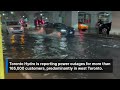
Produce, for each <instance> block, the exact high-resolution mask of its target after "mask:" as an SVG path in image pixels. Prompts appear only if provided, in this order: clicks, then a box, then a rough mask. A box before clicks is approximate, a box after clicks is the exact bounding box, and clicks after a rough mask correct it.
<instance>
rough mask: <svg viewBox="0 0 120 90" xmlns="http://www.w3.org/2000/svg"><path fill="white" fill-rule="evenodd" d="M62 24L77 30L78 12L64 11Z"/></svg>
mask: <svg viewBox="0 0 120 90" xmlns="http://www.w3.org/2000/svg"><path fill="white" fill-rule="evenodd" d="M62 17H63V19H64V20H63V23H64V24H66V25H67V26H71V27H74V28H76V29H78V12H77V11H64V14H63V16H62Z"/></svg>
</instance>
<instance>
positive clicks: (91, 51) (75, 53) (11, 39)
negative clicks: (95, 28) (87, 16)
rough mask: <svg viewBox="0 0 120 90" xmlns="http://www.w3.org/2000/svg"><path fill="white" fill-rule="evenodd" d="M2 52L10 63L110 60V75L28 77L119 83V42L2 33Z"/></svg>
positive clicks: (63, 74)
mask: <svg viewBox="0 0 120 90" xmlns="http://www.w3.org/2000/svg"><path fill="white" fill-rule="evenodd" d="M40 33H41V32H40ZM55 35H56V36H55ZM3 48H4V58H13V59H19V58H20V59H113V64H114V65H113V67H114V68H113V73H29V74H27V75H28V76H29V77H31V78H33V79H118V78H119V79H120V40H115V39H112V38H109V39H105V38H102V37H101V38H97V37H92V36H84V35H83V34H82V35H79V36H78V35H77V36H75V37H69V38H66V37H61V38H60V37H59V36H58V37H57V34H55V33H54V34H51V35H44V34H39V32H38V31H34V30H31V31H29V30H28V31H26V32H25V34H22V35H21V34H15V35H7V34H6V33H5V32H3ZM16 78H17V77H16Z"/></svg>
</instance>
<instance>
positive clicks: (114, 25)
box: [110, 11, 120, 35]
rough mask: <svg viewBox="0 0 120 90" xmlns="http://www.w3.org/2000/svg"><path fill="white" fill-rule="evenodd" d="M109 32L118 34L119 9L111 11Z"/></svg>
mask: <svg viewBox="0 0 120 90" xmlns="http://www.w3.org/2000/svg"><path fill="white" fill-rule="evenodd" d="M110 34H115V35H120V11H112V27H111V31H110Z"/></svg>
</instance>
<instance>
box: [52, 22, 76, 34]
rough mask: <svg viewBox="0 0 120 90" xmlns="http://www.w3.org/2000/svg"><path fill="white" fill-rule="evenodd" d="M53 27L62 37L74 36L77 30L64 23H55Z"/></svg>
mask: <svg viewBox="0 0 120 90" xmlns="http://www.w3.org/2000/svg"><path fill="white" fill-rule="evenodd" d="M53 27H54V28H55V29H56V31H58V32H60V33H61V35H64V36H74V33H75V29H74V28H73V27H70V26H66V25H65V24H62V23H54V26H53Z"/></svg>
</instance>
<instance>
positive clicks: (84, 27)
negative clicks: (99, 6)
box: [78, 22, 88, 31]
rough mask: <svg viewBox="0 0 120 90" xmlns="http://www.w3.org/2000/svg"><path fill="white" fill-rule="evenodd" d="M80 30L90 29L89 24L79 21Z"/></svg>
mask: <svg viewBox="0 0 120 90" xmlns="http://www.w3.org/2000/svg"><path fill="white" fill-rule="evenodd" d="M78 30H82V31H86V30H88V25H86V24H83V23H81V22H79V23H78Z"/></svg>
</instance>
